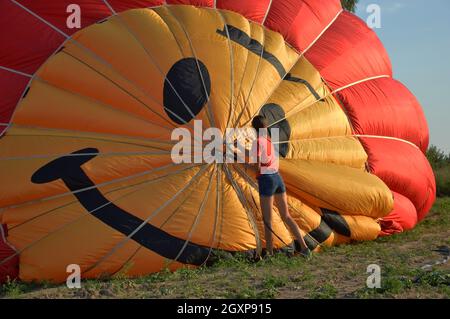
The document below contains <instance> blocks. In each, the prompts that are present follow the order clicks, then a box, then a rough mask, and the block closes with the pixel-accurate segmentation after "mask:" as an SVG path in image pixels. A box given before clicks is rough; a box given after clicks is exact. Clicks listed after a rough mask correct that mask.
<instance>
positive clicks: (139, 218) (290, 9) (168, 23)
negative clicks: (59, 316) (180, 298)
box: [0, 0, 435, 282]
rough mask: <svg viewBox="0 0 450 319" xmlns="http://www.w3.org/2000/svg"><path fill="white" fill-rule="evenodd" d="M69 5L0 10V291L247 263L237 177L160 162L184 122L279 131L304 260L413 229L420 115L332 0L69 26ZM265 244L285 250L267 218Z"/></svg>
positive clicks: (204, 2)
mask: <svg viewBox="0 0 450 319" xmlns="http://www.w3.org/2000/svg"><path fill="white" fill-rule="evenodd" d="M71 2H72V1H68V0H58V1H54V0H52V1H50V0H42V1H31V0H2V1H1V2H0V30H2V32H1V34H0V45H1V49H2V50H1V54H0V128H1V131H2V137H1V138H0V176H1V183H0V224H1V226H2V227H0V231H1V236H0V280H5V279H6V278H7V277H10V278H15V277H18V278H20V279H21V280H24V281H31V280H50V281H53V282H62V281H65V280H66V277H67V272H66V269H67V266H68V265H71V264H77V265H79V266H80V269H81V272H82V277H83V278H95V277H98V276H103V275H109V276H112V275H114V274H117V273H121V274H125V275H127V276H139V275H144V274H148V273H152V272H157V271H160V270H161V269H163V268H166V267H168V268H169V269H172V270H173V269H177V268H179V267H184V266H186V265H188V266H189V265H192V266H199V265H203V264H205V263H207V261H208V260H209V259H210V257H211V256H213V255H214V254H215V253H217V252H221V251H225V252H254V253H255V254H258V253H260V252H261V250H262V249H263V248H264V245H265V242H264V236H262V235H261V234H263V229H264V224H263V220H262V215H261V212H260V209H259V199H258V192H257V188H256V182H255V177H254V176H253V175H252V174H251V173H250V172H249V171H248V170H247V169H246V166H245V165H243V164H238V163H224V164H223V163H211V164H208V163H204V162H201V163H192V164H189V163H180V164H176V163H173V161H172V159H171V149H172V148H173V146H174V141H173V140H172V139H171V132H172V131H173V130H174V129H176V128H180V127H182V128H186V129H188V130H192V125H193V121H195V120H201V121H202V123H203V125H204V126H205V127H216V128H219V129H220V130H221V131H224V130H225V129H226V128H227V127H248V126H249V122H250V121H251V119H252V118H253V117H254V116H255V115H257V114H263V115H265V117H266V118H268V119H269V122H270V127H271V128H278V129H279V132H280V137H281V140H280V142H279V149H280V154H281V156H282V158H281V160H280V170H281V173H282V175H283V176H284V179H285V182H286V186H287V189H288V201H289V206H290V211H291V214H292V216H293V217H294V218H295V220H296V222H297V223H298V225H299V226H300V228H301V230H302V231H303V234H304V238H305V241H306V243H307V244H308V246H309V247H310V248H311V249H319V248H320V247H321V246H323V245H328V246H330V245H337V244H343V243H350V242H352V241H361V240H374V239H376V238H377V237H379V236H385V235H390V234H394V233H398V232H402V231H404V230H408V229H411V228H413V227H414V226H415V225H416V223H417V222H418V221H420V220H422V219H423V218H424V217H425V215H426V214H427V212H428V211H429V209H430V207H431V205H432V204H433V201H434V199H435V182H434V177H433V173H432V170H431V168H430V165H429V164H428V162H427V160H426V158H425V156H424V152H425V151H426V149H427V146H428V127H427V123H426V120H425V117H424V114H423V112H422V109H421V107H420V105H419V103H418V101H417V100H416V98H415V97H414V96H413V95H412V94H411V93H410V91H408V89H407V88H406V87H405V86H403V85H402V84H401V83H399V82H398V81H396V80H395V79H394V78H393V74H392V68H391V63H390V61H389V58H388V55H387V53H386V51H385V49H384V48H383V45H382V44H381V42H380V41H379V39H378V38H377V36H376V35H375V33H374V32H373V31H372V30H371V29H369V28H368V27H367V26H366V25H365V23H364V22H363V21H361V20H360V19H359V18H357V17H356V16H355V15H353V14H351V13H349V12H347V11H344V10H343V9H342V8H341V5H340V2H339V1H338V0H247V1H237V0H216V1H213V0H167V1H161V0H129V1H128V0H127V1H125V0H103V1H102V0H78V1H77V5H78V7H76V10H75V9H74V10H75V11H77V12H78V13H79V14H80V16H79V19H81V20H79V21H78V22H79V23H73V21H72V19H76V17H75V18H74V16H73V15H72V13H73V12H75V11H73V12H72V11H71V9H70V8H69V6H70V5H71ZM69 22H71V23H69ZM78 24H79V26H80V27H79V28H78V27H77V25H78ZM273 232H274V234H275V235H276V236H275V238H274V246H275V247H276V248H279V249H282V248H283V247H289V246H291V245H292V242H293V237H292V235H291V234H290V233H289V231H288V230H287V228H286V227H285V225H284V224H283V222H282V220H281V219H280V217H279V216H278V214H277V213H275V214H274V221H273Z"/></svg>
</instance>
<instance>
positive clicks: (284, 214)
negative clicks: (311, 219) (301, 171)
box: [275, 193, 308, 250]
mask: <svg viewBox="0 0 450 319" xmlns="http://www.w3.org/2000/svg"><path fill="white" fill-rule="evenodd" d="M275 201H276V205H277V207H278V211H279V212H280V216H281V219H282V220H283V221H284V222H285V224H286V225H287V226H288V227H289V229H290V230H291V233H292V234H293V235H294V237H295V239H296V240H297V241H298V243H299V244H300V246H301V248H302V250H305V249H306V248H308V247H307V246H306V243H305V240H304V239H303V237H302V234H301V233H300V228H299V227H298V225H297V223H296V222H295V220H294V219H293V218H292V217H291V215H290V214H289V209H288V203H287V196H286V193H281V194H275Z"/></svg>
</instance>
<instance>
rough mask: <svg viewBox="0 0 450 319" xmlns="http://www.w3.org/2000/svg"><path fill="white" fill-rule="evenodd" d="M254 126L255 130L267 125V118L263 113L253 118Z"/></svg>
mask: <svg viewBox="0 0 450 319" xmlns="http://www.w3.org/2000/svg"><path fill="white" fill-rule="evenodd" d="M252 126H253V128H254V129H255V130H257V131H258V130H259V129H260V128H266V127H267V119H266V118H265V117H264V116H262V115H256V116H255V117H254V118H253V120H252Z"/></svg>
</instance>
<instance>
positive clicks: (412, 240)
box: [0, 198, 450, 298]
mask: <svg viewBox="0 0 450 319" xmlns="http://www.w3.org/2000/svg"><path fill="white" fill-rule="evenodd" d="M440 245H447V246H450V198H438V199H437V201H436V203H435V205H434V206H433V208H432V210H431V212H430V214H429V216H428V217H427V218H426V219H425V220H424V221H423V222H421V223H420V224H419V225H418V226H417V227H416V228H415V229H413V230H412V231H409V232H405V233H402V234H398V235H394V236H390V237H384V238H379V239H377V240H375V241H369V242H361V243H355V244H351V245H342V246H338V247H328V248H324V249H323V250H322V252H321V253H319V254H316V255H315V256H314V258H313V259H312V260H310V261H306V260H304V259H303V258H299V257H292V258H289V257H287V256H285V255H283V254H278V255H275V256H274V257H273V258H270V259H264V260H262V261H260V262H257V263H255V262H251V261H249V260H248V258H247V257H246V256H243V255H236V256H234V257H232V258H223V259H220V260H219V261H218V262H217V263H216V264H214V265H213V266H211V267H201V268H196V269H192V268H191V269H188V268H182V269H179V270H177V271H175V272H170V271H168V270H166V271H162V272H159V273H155V274H152V275H148V276H144V277H139V278H134V279H130V278H124V277H123V275H117V276H115V277H114V278H111V279H102V280H85V281H83V282H82V288H81V289H68V288H66V287H65V286H64V285H52V284H49V283H21V282H19V281H12V282H8V283H7V284H5V285H3V286H2V287H0V297H3V298H450V272H449V269H450V264H444V265H440V266H436V267H433V268H432V269H431V270H429V271H425V270H421V266H422V265H424V264H426V263H429V262H433V261H435V260H438V259H440V258H441V257H440V255H438V254H437V253H435V252H433V251H432V250H433V249H435V248H436V247H437V246H440ZM369 264H378V265H379V266H380V267H381V288H378V289H369V288H367V287H366V280H367V276H368V273H367V266H368V265H369Z"/></svg>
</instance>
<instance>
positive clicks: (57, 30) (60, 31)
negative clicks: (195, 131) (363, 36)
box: [10, 0, 175, 127]
mask: <svg viewBox="0 0 450 319" xmlns="http://www.w3.org/2000/svg"><path fill="white" fill-rule="evenodd" d="M10 1H11V2H12V3H14V4H15V5H17V6H19V7H20V8H21V9H23V10H25V11H26V12H28V13H29V14H31V15H32V16H34V17H35V18H36V19H38V20H40V21H41V22H43V23H44V24H46V25H48V26H49V27H51V28H52V29H53V30H55V31H56V32H58V33H60V34H61V35H62V36H63V37H65V38H66V41H67V40H71V41H72V42H73V43H74V44H75V45H76V46H78V47H79V48H81V49H82V50H83V51H85V52H86V53H87V54H89V55H91V56H92V57H93V58H94V59H96V60H98V61H99V62H100V63H102V64H103V65H105V66H106V67H108V68H109V69H111V70H112V71H114V72H115V73H117V74H118V75H119V76H120V77H121V78H123V79H124V80H125V81H126V82H128V83H129V84H131V85H132V86H134V87H137V88H138V89H139V91H140V92H141V93H143V94H144V95H145V96H147V97H149V98H150V99H151V100H153V101H154V102H155V103H156V104H158V105H160V106H161V107H162V108H164V109H165V107H164V105H161V104H160V103H159V102H158V101H157V100H156V99H155V98H153V97H152V96H151V95H149V94H148V93H147V92H146V91H145V90H144V89H143V88H142V87H140V86H139V85H137V84H136V83H134V82H133V81H131V80H129V79H128V78H126V77H125V76H124V75H123V74H121V73H120V72H118V71H117V69H116V68H114V67H113V66H112V65H111V64H110V63H108V62H107V61H106V60H104V59H103V58H102V57H100V56H99V55H98V54H96V53H95V52H94V51H93V50H92V49H89V48H88V47H86V46H85V45H83V44H82V43H81V42H79V41H77V40H75V39H73V38H72V37H71V36H69V35H68V34H66V33H65V32H63V31H62V30H61V29H59V28H58V27H56V26H55V25H53V24H52V23H50V22H49V21H47V20H45V19H44V18H42V17H41V16H39V15H38V14H36V13H35V12H33V11H32V10H30V9H28V8H27V7H25V6H24V5H22V4H20V3H18V2H17V1H15V0H10ZM65 53H66V54H69V53H68V52H67V51H65ZM69 55H70V54H69ZM71 56H72V57H74V56H73V55H71ZM74 58H75V59H76V60H78V61H80V62H82V63H84V64H85V65H86V66H88V67H90V68H91V69H93V70H94V71H95V72H97V73H98V74H100V75H101V76H103V77H104V78H105V79H107V80H108V81H110V82H111V83H113V84H114V85H116V86H117V87H118V88H119V89H121V90H122V91H123V92H125V93H127V94H128V95H129V96H130V97H132V98H134V99H135V100H137V101H138V102H139V103H140V104H141V105H143V106H144V107H146V108H147V109H148V110H150V111H151V112H153V113H155V114H156V115H158V116H159V117H161V118H162V119H163V120H164V121H166V122H167V123H169V124H170V125H172V126H174V127H175V125H174V124H173V123H171V122H170V121H168V120H167V118H166V117H165V116H163V115H161V114H160V113H159V112H157V111H155V110H153V109H152V108H150V107H149V106H148V105H147V104H146V103H144V102H143V101H142V100H140V99H139V98H137V97H136V96H134V95H132V94H131V93H130V92H128V91H127V90H125V89H124V88H123V87H121V86H120V85H118V84H117V83H115V82H114V81H113V80H112V79H110V78H108V77H107V76H105V75H104V74H102V73H101V72H99V71H98V70H95V68H92V66H90V65H89V64H87V63H86V62H84V61H82V60H80V59H78V58H76V57H74Z"/></svg>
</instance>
